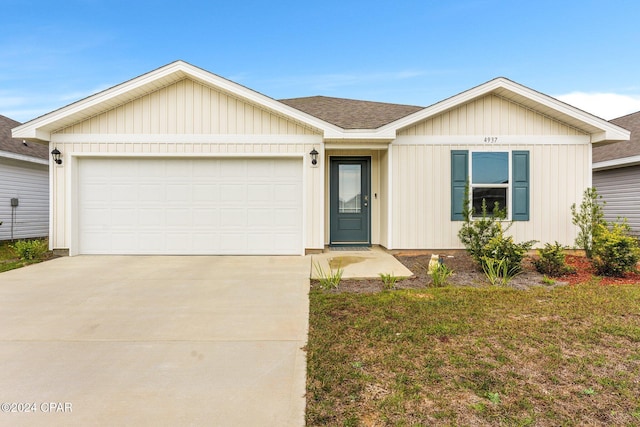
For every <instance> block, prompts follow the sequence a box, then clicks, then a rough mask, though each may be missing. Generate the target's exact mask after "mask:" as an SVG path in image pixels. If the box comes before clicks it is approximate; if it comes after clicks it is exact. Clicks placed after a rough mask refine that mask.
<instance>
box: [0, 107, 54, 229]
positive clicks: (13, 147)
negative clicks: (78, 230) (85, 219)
mask: <svg viewBox="0 0 640 427" xmlns="http://www.w3.org/2000/svg"><path fill="white" fill-rule="evenodd" d="M19 125H20V122H17V121H15V120H12V119H10V118H8V117H5V116H2V115H0V222H1V223H2V225H0V240H18V239H28V238H33V237H46V236H47V235H48V234H49V150H48V149H47V146H46V145H43V144H38V143H37V142H27V141H23V140H22V139H14V138H12V137H11V129H12V128H14V127H16V126H19Z"/></svg>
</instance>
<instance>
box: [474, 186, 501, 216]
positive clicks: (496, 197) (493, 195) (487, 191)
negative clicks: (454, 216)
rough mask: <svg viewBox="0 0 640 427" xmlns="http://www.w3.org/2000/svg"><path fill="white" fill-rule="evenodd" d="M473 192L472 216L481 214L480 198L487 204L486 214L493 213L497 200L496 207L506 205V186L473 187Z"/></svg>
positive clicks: (499, 207) (490, 214)
mask: <svg viewBox="0 0 640 427" xmlns="http://www.w3.org/2000/svg"><path fill="white" fill-rule="evenodd" d="M472 193H473V200H472V202H471V203H472V206H473V216H482V200H483V199H484V200H485V202H486V204H487V214H488V215H489V216H492V215H493V207H494V206H495V203H496V202H498V209H501V210H502V209H504V210H505V211H506V207H507V189H506V188H474V189H472Z"/></svg>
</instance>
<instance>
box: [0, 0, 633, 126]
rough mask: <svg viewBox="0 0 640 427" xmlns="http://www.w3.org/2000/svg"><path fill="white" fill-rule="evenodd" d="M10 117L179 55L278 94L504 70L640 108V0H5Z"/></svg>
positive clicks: (599, 101) (3, 38)
mask: <svg viewBox="0 0 640 427" xmlns="http://www.w3.org/2000/svg"><path fill="white" fill-rule="evenodd" d="M2 15H3V20H2V26H0V114H3V115H5V116H8V117H11V118H13V119H15V120H18V121H21V122H25V121H28V120H30V119H32V118H35V117H37V116H39V115H41V114H44V113H47V112H49V111H52V110H54V109H56V108H59V107H62V106H64V105H67V104H70V103H72V102H74V101H77V100H78V99H81V98H83V97H86V96H88V95H91V94H93V93H95V92H97V91H100V90H103V89H106V88H108V87H111V86H113V85H116V84H118V83H121V82H123V81H126V80H129V79H131V78H134V77H136V76H139V75H141V74H144V73H146V72H148V71H151V70H153V69H156V68H158V67H160V66H162V65H166V64H168V63H170V62H172V61H175V60H177V59H182V60H184V61H187V62H190V63H191V64H193V65H196V66H198V67H201V68H204V69H206V70H208V71H211V72H213V73H215V74H218V75H220V76H222V77H225V78H228V79H231V80H233V81H235V82H237V83H240V84H242V85H245V86H247V87H249V88H251V89H253V90H256V91H258V92H261V93H263V94H265V95H267V96H270V97H272V98H275V99H281V98H293V97H302V96H312V95H325V96H336V97H344V98H354V99H365V100H371V101H381V102H393V103H400V104H411V105H420V106H428V105H431V104H433V103H435V102H438V101H441V100H443V99H445V98H448V97H450V96H452V95H455V94H457V93H459V92H462V91H464V90H467V89H469V88H471V87H474V86H477V85H479V84H481V83H484V82H486V81H488V80H491V79H492V78H494V77H498V76H504V77H508V78H510V79H512V80H515V81H516V82H518V83H521V84H523V85H525V86H528V87H530V88H532V89H535V90H538V91H540V92H543V93H545V94H548V95H552V96H555V97H558V98H559V99H562V100H564V101H566V102H569V103H571V104H572V105H575V106H577V107H579V108H582V109H585V110H586V111H589V112H590V113H593V114H596V115H598V116H600V117H603V118H606V119H611V118H614V117H619V116H621V115H624V114H628V113H630V112H634V111H638V110H640V25H638V17H639V16H640V2H638V1H637V0H634V1H616V0H613V1H593V0H591V1H590V0H582V1H563V0H555V1H547V0H538V1H520V0H460V1H456V0H448V1H442V0H440V1H431V0H422V1H406V0H389V1H377V0H368V1H359V0H354V1H352V0H341V1H334V0H322V1H300V0H295V1H288V0H287V1H278V0H271V1H247V0H235V1H232V0H225V1H191V0H182V1H175V0H174V1H163V0H154V1H144V0H141V1H138V0H129V1H121V0H64V1H55V0H46V1H45V0H2Z"/></svg>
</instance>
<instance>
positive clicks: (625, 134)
mask: <svg viewBox="0 0 640 427" xmlns="http://www.w3.org/2000/svg"><path fill="white" fill-rule="evenodd" d="M497 89H506V90H508V91H510V92H513V93H515V94H517V95H520V96H523V97H526V98H528V99H531V100H532V101H534V102H537V103H539V104H541V105H544V106H546V107H549V108H551V109H554V110H556V111H558V112H559V113H562V114H566V115H568V116H570V117H573V118H575V119H577V120H580V121H582V122H584V123H586V124H588V125H591V126H593V127H596V128H598V129H601V130H602V132H599V133H597V134H596V135H595V136H594V137H592V142H599V141H605V140H607V141H609V140H612V141H619V140H620V141H626V140H629V138H630V135H631V133H630V132H629V131H627V130H626V129H623V128H621V127H620V126H617V125H614V124H613V123H610V122H608V121H606V120H604V119H601V118H599V117H596V116H594V115H592V114H589V113H587V112H585V111H582V110H580V109H578V108H575V107H572V106H571V105H569V104H566V103H564V102H562V101H559V100H557V99H555V98H552V97H550V96H548V95H545V94H543V93H541V92H538V91H535V90H533V89H530V88H528V87H526V86H522V85H520V84H518V83H516V82H514V81H511V80H509V79H506V78H504V77H498V78H496V79H493V80H490V81H488V82H487V83H484V84H482V85H480V86H476V87H475V88H472V89H469V90H467V91H465V92H462V93H460V94H458V95H454V96H452V97H451V98H448V99H445V100H444V101H441V102H438V103H437V104H434V105H432V106H430V107H426V108H425V109H423V110H420V111H417V112H415V113H413V114H411V115H409V116H406V117H403V118H401V119H399V120H397V121H395V122H392V123H389V124H388V125H385V126H383V127H382V128H380V130H381V131H382V130H388V129H389V128H391V129H394V130H395V131H397V130H398V129H401V128H404V127H407V126H410V125H412V124H413V123H417V122H419V121H422V120H425V119H427V118H429V117H433V116H436V115H437V114H440V113H442V112H444V111H447V110H450V109H452V108H455V107H456V106H459V105H463V104H465V103H467V102H470V101H472V100H473V99H476V98H479V97H481V96H484V95H488V94H490V93H491V92H493V91H495V90H497Z"/></svg>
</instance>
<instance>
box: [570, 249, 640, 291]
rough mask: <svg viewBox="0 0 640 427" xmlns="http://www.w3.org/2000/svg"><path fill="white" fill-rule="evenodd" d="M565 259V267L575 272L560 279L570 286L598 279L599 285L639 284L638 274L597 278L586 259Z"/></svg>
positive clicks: (580, 257) (572, 257) (571, 256)
mask: <svg viewBox="0 0 640 427" xmlns="http://www.w3.org/2000/svg"><path fill="white" fill-rule="evenodd" d="M565 259H566V261H567V265H569V266H571V267H573V268H575V270H576V272H575V273H574V274H568V275H566V276H563V277H562V280H563V281H566V282H567V283H568V284H570V285H575V284H578V283H586V282H589V281H592V280H594V279H595V278H597V279H599V281H598V283H599V284H600V285H631V284H637V283H640V272H637V273H627V274H625V275H624V276H623V277H597V276H596V274H595V271H594V269H593V266H592V265H591V263H590V262H589V260H588V259H587V258H586V257H583V256H575V255H567V256H566V258H565Z"/></svg>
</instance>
